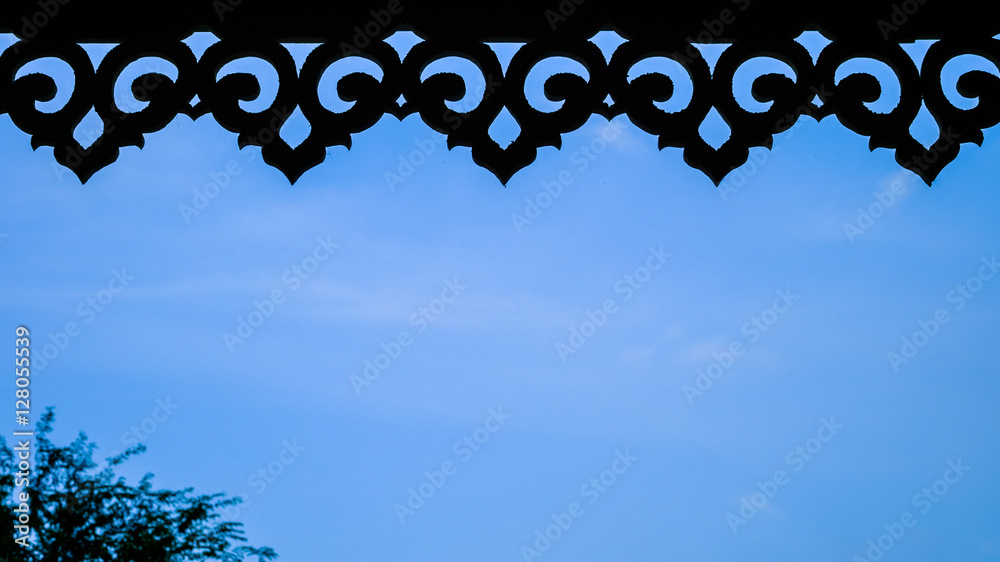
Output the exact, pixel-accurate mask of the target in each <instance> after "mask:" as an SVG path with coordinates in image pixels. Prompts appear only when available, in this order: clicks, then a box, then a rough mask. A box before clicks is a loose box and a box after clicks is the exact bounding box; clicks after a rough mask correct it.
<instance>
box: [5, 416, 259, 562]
mask: <svg viewBox="0 0 1000 562" xmlns="http://www.w3.org/2000/svg"><path fill="white" fill-rule="evenodd" d="M54 419H55V414H54V413H53V412H52V409H51V408H49V409H47V410H46V412H45V414H44V415H43V416H42V418H41V420H39V421H38V423H37V425H36V431H35V435H34V437H33V438H32V441H31V445H30V446H31V447H32V449H33V450H32V451H31V454H32V465H33V466H32V467H31V474H30V475H29V476H28V481H29V482H28V485H27V486H26V487H25V488H24V490H26V491H27V492H28V493H29V494H30V507H29V510H30V513H29V515H30V523H29V527H30V530H31V532H30V535H29V540H27V541H24V540H22V542H26V543H27V547H26V548H25V547H23V546H21V545H19V544H17V543H16V542H15V539H17V538H20V537H22V535H21V534H20V533H18V532H17V530H16V528H15V525H17V524H18V522H17V521H18V519H17V516H18V515H19V513H18V512H16V511H15V510H16V509H17V508H18V505H19V502H17V501H15V500H16V498H14V497H13V494H14V493H15V491H16V492H18V493H20V492H21V491H22V490H21V489H18V490H15V475H16V474H17V473H18V471H19V469H18V468H17V461H18V460H19V459H17V458H16V457H15V455H14V450H13V449H11V447H8V445H7V442H6V441H5V440H4V439H3V438H2V437H0V462H2V464H3V467H2V469H0V494H2V497H0V524H5V525H6V532H5V533H4V534H5V535H6V537H7V538H5V540H3V542H2V544H0V560H3V561H5V562H14V561H18V562H20V561H24V562H96V561H109V562H110V561H116V562H187V561H195V560H220V561H225V562H236V561H241V560H244V559H245V558H246V557H248V556H257V557H258V558H257V560H258V561H268V560H274V559H275V558H277V554H275V552H274V551H273V550H271V549H270V548H267V547H263V548H254V547H250V546H233V545H232V543H233V542H246V538H245V537H244V536H243V529H242V523H236V522H229V521H218V520H219V519H220V518H221V517H222V516H221V514H219V513H217V510H218V509H219V508H222V507H226V506H231V505H235V504H238V503H239V502H240V501H241V500H240V498H226V497H225V495H224V494H222V493H218V494H211V495H200V496H199V495H191V493H192V491H193V488H185V489H184V490H180V491H172V490H153V487H152V478H153V475H152V474H149V473H147V474H146V475H145V476H143V478H142V480H140V481H139V484H138V486H129V485H128V484H127V483H126V482H125V479H124V478H123V477H118V478H117V479H116V478H115V474H114V471H113V467H115V466H118V465H119V464H121V463H122V462H124V461H125V460H127V459H128V458H129V457H131V456H133V455H136V454H139V453H142V452H144V451H145V446H144V445H138V446H136V447H133V448H131V449H129V450H127V451H125V452H124V453H122V454H120V455H117V456H115V457H112V458H109V459H108V467H107V468H105V469H103V470H96V468H97V464H96V463H94V461H93V460H92V455H93V453H94V449H96V448H97V445H96V444H94V443H92V442H90V441H88V439H87V435H86V434H85V433H83V432H80V434H79V436H78V437H77V438H76V440H75V441H73V443H72V444H71V445H69V446H67V447H56V446H54V445H53V444H52V442H51V441H50V440H49V438H48V434H49V433H50V432H51V431H52V421H53V420H54ZM17 483H21V482H17Z"/></svg>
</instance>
